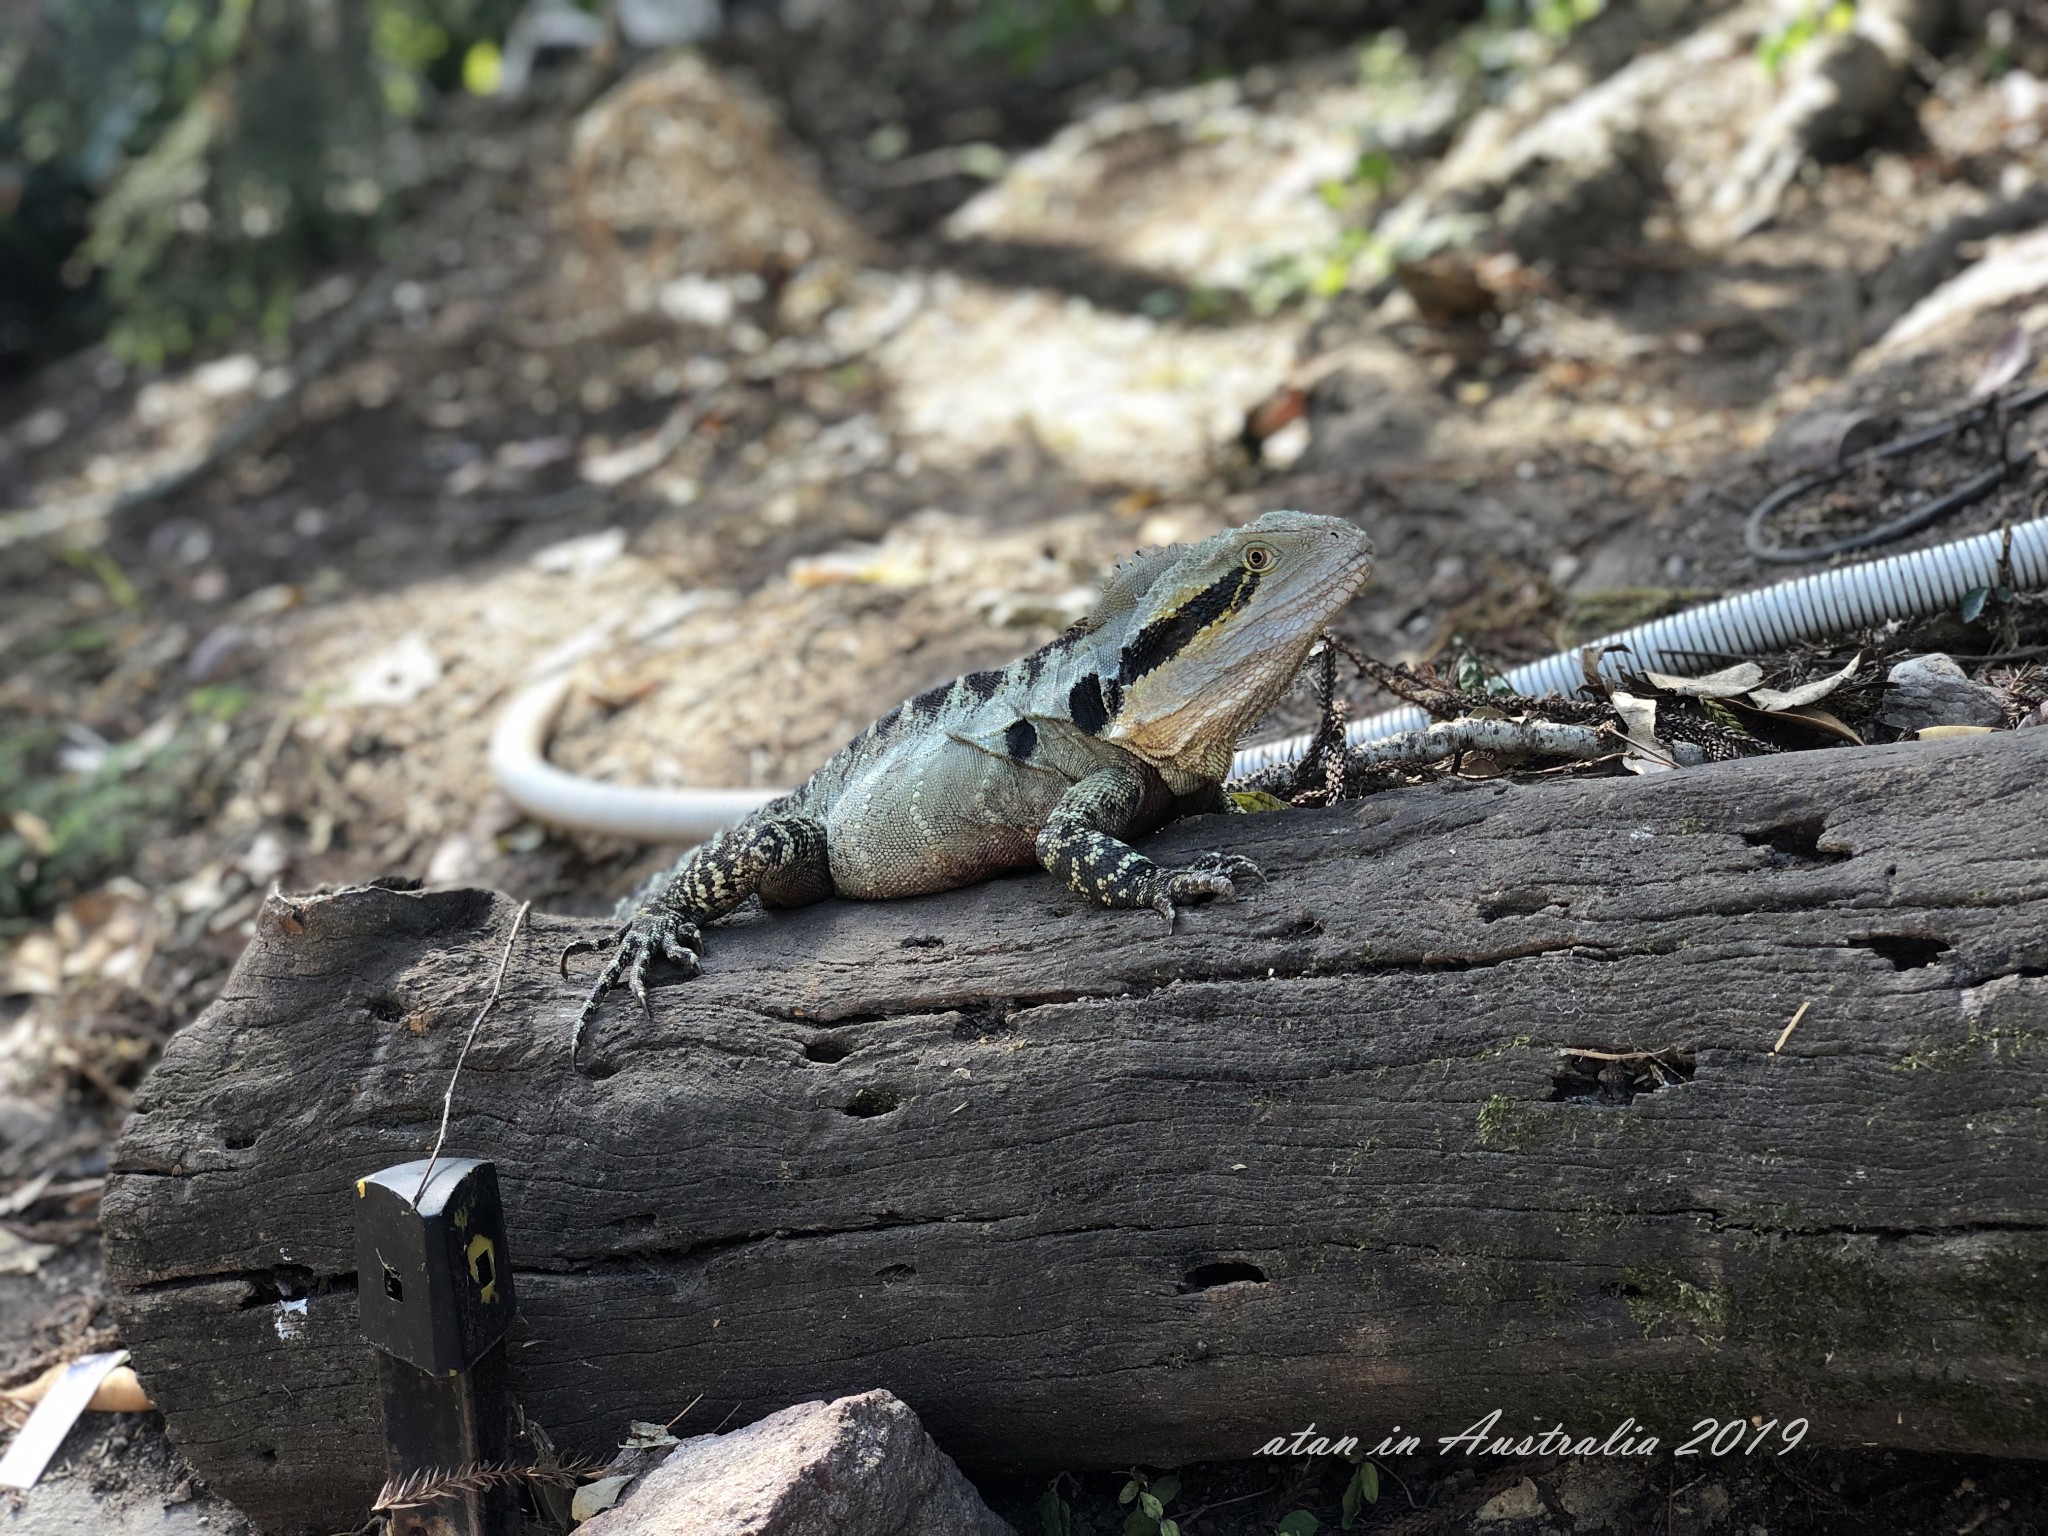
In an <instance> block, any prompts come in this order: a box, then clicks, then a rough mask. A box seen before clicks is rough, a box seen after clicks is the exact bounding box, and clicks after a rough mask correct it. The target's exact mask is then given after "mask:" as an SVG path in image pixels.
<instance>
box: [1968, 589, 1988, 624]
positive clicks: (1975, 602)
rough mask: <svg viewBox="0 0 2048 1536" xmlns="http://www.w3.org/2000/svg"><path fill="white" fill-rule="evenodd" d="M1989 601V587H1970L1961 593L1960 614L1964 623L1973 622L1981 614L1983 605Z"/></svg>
mask: <svg viewBox="0 0 2048 1536" xmlns="http://www.w3.org/2000/svg"><path fill="white" fill-rule="evenodd" d="M1990 601H1991V589H1990V588H1989V587H1972V588H1970V590H1969V591H1967V592H1965V593H1964V594H1963V607H1962V615H1963V622H1964V623H1965V624H1974V623H1976V622H1977V620H1978V619H1979V618H1981V617H1982V616H1983V613H1984V605H1985V604H1986V603H1988V602H1990Z"/></svg>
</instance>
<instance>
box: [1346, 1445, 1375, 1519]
mask: <svg viewBox="0 0 2048 1536" xmlns="http://www.w3.org/2000/svg"><path fill="white" fill-rule="evenodd" d="M1379 1501H1380V1469H1379V1468H1378V1467H1376V1466H1374V1465H1373V1464H1372V1463H1371V1462H1369V1461H1366V1462H1360V1463H1359V1465H1358V1469H1357V1470H1356V1471H1355V1472H1353V1473H1352V1474H1351V1481H1350V1482H1349V1483H1347V1484H1345V1486H1344V1520H1343V1526H1344V1529H1345V1530H1347V1531H1348V1530H1350V1529H1351V1527H1352V1526H1354V1525H1356V1524H1357V1523H1358V1517H1359V1516H1360V1515H1361V1514H1363V1513H1364V1511H1365V1506H1366V1505H1368V1504H1377V1503H1379Z"/></svg>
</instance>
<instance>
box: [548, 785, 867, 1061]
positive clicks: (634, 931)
mask: <svg viewBox="0 0 2048 1536" xmlns="http://www.w3.org/2000/svg"><path fill="white" fill-rule="evenodd" d="M831 894H832V874H831V869H830V866H829V865H828V863H827V860H826V856H825V829H824V827H823V826H821V825H820V824H819V823H818V822H816V821H814V820H812V819H811V818H810V817H808V816H787V815H785V816H771V815H763V814H756V815H754V816H750V817H748V818H747V819H746V820H745V821H742V822H741V823H740V824H739V825H738V826H735V827H730V828H728V829H727V830H725V831H723V832H720V833H718V834H716V835H715V836H713V837H712V838H711V839H710V840H708V841H707V842H705V843H703V844H701V845H700V846H698V847H696V848H694V849H692V850H691V851H690V852H689V853H687V854H685V855H684V856H683V858H682V860H681V861H680V862H679V863H677V864H676V866H675V867H674V868H673V869H670V870H668V871H666V872H665V873H663V874H659V875H656V876H655V877H654V878H653V879H652V880H650V881H649V882H648V883H647V884H646V885H645V886H643V887H642V888H641V889H640V891H639V892H637V893H636V894H635V895H633V896H631V897H628V898H627V899H626V900H625V901H623V902H621V903H620V904H619V909H618V913H617V914H616V915H618V916H620V917H622V918H625V919H626V921H625V923H624V926H622V927H621V928H620V929H619V930H618V931H617V932H616V933H612V934H608V935H606V936H605V937H604V938H601V939H578V940H577V941H576V942H575V943H573V944H571V945H569V947H568V948H566V949H564V950H563V951H562V959H561V968H562V974H563V975H564V976H566V975H568V974H569V957H570V956H571V955H579V954H589V953H591V952H593V951H599V952H601V951H604V950H615V951H616V952H615V953H614V954H613V955H612V957H611V959H610V960H609V961H608V962H606V964H605V968H604V970H603V971H601V972H600V973H599V974H598V978H597V981H596V983H595V984H594V985H593V986H592V987H591V989H590V996H589V997H588V998H587V999H585V1001H584V1004H583V1009H582V1011H581V1012H580V1013H578V1014H577V1015H576V1028H575V1031H574V1033H573V1034H572V1035H571V1036H570V1040H569V1055H570V1058H571V1059H572V1060H573V1059H574V1057H575V1054H576V1047H577V1045H578V1044H579V1043H580V1042H581V1041H582V1039H583V1031H584V1029H585V1027H586V1026H587V1025H588V1024H589V1023H590V1021H591V1020H592V1019H593V1018H595V1017H596V1016H597V1010H598V1008H599V1007H600V1006H601V1005H602V1004H603V1002H604V1000H605V997H606V996H607V995H608V994H609V993H610V992H611V990H612V989H613V988H614V987H616V986H617V985H618V984H619V982H620V981H621V980H624V981H625V983H626V985H627V986H628V987H629V988H630V989H631V990H632V993H633V995H634V996H635V997H637V998H639V999H640V1006H641V1007H642V1008H647V1007H649V1004H648V1001H647V972H648V968H649V967H650V966H652V965H653V963H654V958H655V956H657V955H660V956H663V957H665V958H666V959H668V960H670V961H673V962H674V963H675V964H677V965H679V966H681V967H682V968H683V969H684V971H685V972H687V973H688V974H689V975H691V976H694V975H696V974H697V971H698V969H699V966H698V956H699V955H701V954H702V953H703V952H704V934H703V930H702V928H701V926H700V925H701V924H704V923H708V922H710V921H711V920H712V919H713V918H716V917H723V916H724V915H725V914H726V913H728V912H730V911H732V909H733V908H734V907H737V906H738V905H739V904H740V903H741V902H743V901H745V900H746V899H747V898H748V897H749V896H759V897H760V898H761V899H762V901H763V902H764V903H766V904H768V905H770V906H782V907H796V906H803V905H805V904H806V903H808V902H813V901H820V900H823V899H824V898H825V897H827V896H829V895H831Z"/></svg>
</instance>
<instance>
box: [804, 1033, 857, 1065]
mask: <svg viewBox="0 0 2048 1536" xmlns="http://www.w3.org/2000/svg"><path fill="white" fill-rule="evenodd" d="M852 1054H853V1047H852V1046H850V1045H848V1044H847V1043H846V1042H845V1041H844V1040H839V1039H835V1038H833V1037H832V1036H831V1035H820V1036H818V1038H817V1039H815V1040H806V1041H805V1042H804V1060H805V1061H819V1062H823V1063H824V1064H825V1065H827V1066H830V1065H831V1064H832V1063H833V1062H835V1061H844V1060H846V1058H847V1057H849V1056H851V1055H852Z"/></svg>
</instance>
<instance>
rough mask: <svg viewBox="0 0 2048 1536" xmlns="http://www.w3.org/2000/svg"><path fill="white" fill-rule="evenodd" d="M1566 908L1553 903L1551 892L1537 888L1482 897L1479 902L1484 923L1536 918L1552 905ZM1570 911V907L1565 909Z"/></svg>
mask: <svg viewBox="0 0 2048 1536" xmlns="http://www.w3.org/2000/svg"><path fill="white" fill-rule="evenodd" d="M1553 904H1555V905H1557V906H1560V907H1565V904H1564V903H1562V902H1556V903H1553V901H1552V899H1551V895H1550V892H1548V891H1546V890H1541V889H1538V888H1536V887H1530V888H1528V889H1526V890H1520V891H1501V892H1499V893H1498V894H1496V895H1493V896H1486V897H1482V898H1481V899H1480V902H1479V920H1480V921H1481V922H1482V923H1493V922H1498V921H1500V919H1502V918H1504V917H1534V916H1535V915H1536V914H1537V913H1538V912H1541V911H1542V910H1543V909H1544V908H1546V907H1549V906H1551V905H1553ZM1565 910H1566V911H1569V910H1570V908H1569V907H1565Z"/></svg>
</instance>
